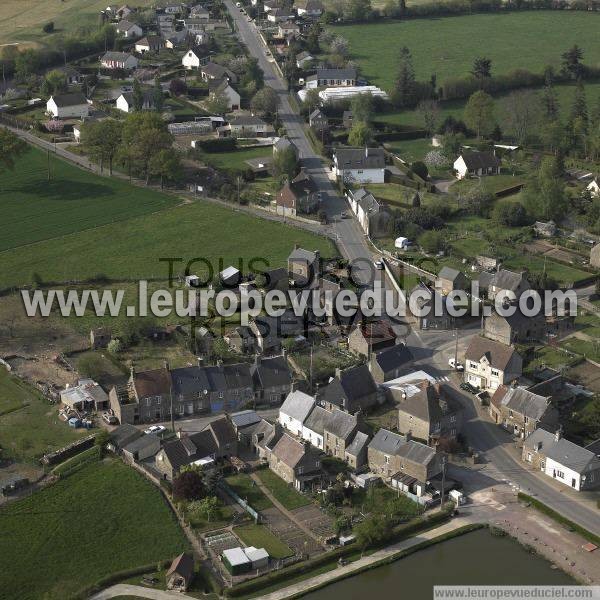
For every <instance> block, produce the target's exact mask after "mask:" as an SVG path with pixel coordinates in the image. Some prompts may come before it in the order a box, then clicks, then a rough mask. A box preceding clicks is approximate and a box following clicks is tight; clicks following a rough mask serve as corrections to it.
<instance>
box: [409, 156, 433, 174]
mask: <svg viewBox="0 0 600 600" xmlns="http://www.w3.org/2000/svg"><path fill="white" fill-rule="evenodd" d="M410 168H411V169H412V171H413V173H415V174H416V175H418V176H419V177H420V178H421V179H427V177H428V176H429V170H428V169H427V166H426V165H425V163H424V162H421V161H420V160H417V161H415V162H414V163H412V165H410Z"/></svg>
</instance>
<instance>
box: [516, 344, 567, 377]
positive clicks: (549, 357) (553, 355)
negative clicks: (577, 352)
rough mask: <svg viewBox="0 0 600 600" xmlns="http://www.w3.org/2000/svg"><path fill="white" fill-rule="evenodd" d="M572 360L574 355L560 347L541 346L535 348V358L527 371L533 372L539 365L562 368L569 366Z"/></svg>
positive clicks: (528, 365)
mask: <svg viewBox="0 0 600 600" xmlns="http://www.w3.org/2000/svg"><path fill="white" fill-rule="evenodd" d="M571 360H573V357H572V355H569V354H568V353H566V352H564V351H563V350H561V349H560V348H553V347H551V346H539V347H536V348H534V350H533V358H532V360H530V361H529V363H528V364H527V368H526V372H527V373H532V372H533V371H534V370H535V369H537V368H539V367H550V368H551V369H558V370H561V369H563V368H565V367H568V365H569V362H570V361H571Z"/></svg>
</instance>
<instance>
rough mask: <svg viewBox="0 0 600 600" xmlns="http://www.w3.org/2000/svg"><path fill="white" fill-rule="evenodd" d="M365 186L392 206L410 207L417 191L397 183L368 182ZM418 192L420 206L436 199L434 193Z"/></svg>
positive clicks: (441, 197)
mask: <svg viewBox="0 0 600 600" xmlns="http://www.w3.org/2000/svg"><path fill="white" fill-rule="evenodd" d="M366 188H367V190H368V191H369V192H371V193H372V194H373V196H375V198H377V199H379V200H384V201H385V202H387V203H388V204H391V205H392V208H411V207H412V200H413V198H414V197H415V194H416V193H417V190H416V189H414V188H411V187H408V186H407V185H401V184H399V183H369V184H367V186H366ZM418 194H419V197H420V199H421V206H427V205H428V204H431V202H432V201H434V200H435V199H436V196H435V194H431V193H429V192H425V191H423V190H420V191H418ZM437 199H438V200H440V201H442V202H443V201H447V198H445V197H444V196H437Z"/></svg>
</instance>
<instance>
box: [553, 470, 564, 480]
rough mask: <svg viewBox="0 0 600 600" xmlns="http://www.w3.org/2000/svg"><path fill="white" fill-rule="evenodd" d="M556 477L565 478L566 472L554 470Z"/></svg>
mask: <svg viewBox="0 0 600 600" xmlns="http://www.w3.org/2000/svg"><path fill="white" fill-rule="evenodd" d="M554 477H558V478H559V479H564V478H565V474H564V473H563V472H562V471H554Z"/></svg>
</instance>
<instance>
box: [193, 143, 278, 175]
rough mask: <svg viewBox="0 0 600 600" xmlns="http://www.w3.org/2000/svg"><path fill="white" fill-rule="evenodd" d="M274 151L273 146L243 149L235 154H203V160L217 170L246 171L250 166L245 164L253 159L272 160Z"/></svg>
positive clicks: (234, 152) (235, 151)
mask: <svg viewBox="0 0 600 600" xmlns="http://www.w3.org/2000/svg"><path fill="white" fill-rule="evenodd" d="M272 156H273V149H272V148H271V146H263V147H260V148H243V149H239V150H234V151H233V152H204V153H202V154H201V158H202V160H205V161H206V162H207V163H209V164H210V165H212V166H213V167H215V168H217V169H239V170H244V169H247V168H248V165H247V164H246V163H245V162H244V161H246V160H250V159H252V158H271V157H272Z"/></svg>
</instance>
